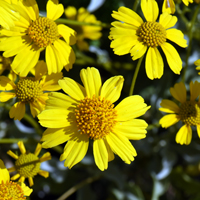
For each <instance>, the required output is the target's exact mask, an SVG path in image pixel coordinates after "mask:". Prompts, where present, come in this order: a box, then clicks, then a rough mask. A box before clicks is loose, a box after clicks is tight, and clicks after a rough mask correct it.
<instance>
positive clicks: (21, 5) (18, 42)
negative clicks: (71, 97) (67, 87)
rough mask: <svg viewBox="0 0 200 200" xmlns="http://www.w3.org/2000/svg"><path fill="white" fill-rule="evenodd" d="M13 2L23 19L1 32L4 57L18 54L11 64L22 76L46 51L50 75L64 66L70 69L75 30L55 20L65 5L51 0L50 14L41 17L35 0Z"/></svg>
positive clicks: (0, 48)
mask: <svg viewBox="0 0 200 200" xmlns="http://www.w3.org/2000/svg"><path fill="white" fill-rule="evenodd" d="M12 2H13V6H15V9H16V11H17V12H18V13H19V14H20V19H19V21H16V22H15V26H14V27H11V28H10V30H6V29H3V30H1V31H0V33H1V36H2V37H1V38H0V51H4V53H3V56H4V57H12V56H15V57H14V60H13V62H12V64H11V67H12V69H13V71H15V72H16V73H17V74H19V75H20V76H21V77H25V76H27V74H28V73H29V71H31V70H32V69H33V68H34V67H35V65H36V64H37V62H38V60H39V56H40V52H41V51H43V50H45V60H46V62H47V68H48V74H51V73H57V72H61V70H62V69H63V67H65V68H66V70H67V71H68V70H69V69H71V68H72V65H73V63H74V62H75V54H74V52H73V50H72V48H71V47H70V45H72V44H74V43H75V42H76V38H75V31H74V30H72V29H71V28H69V27H67V26H65V25H63V24H59V25H57V24H56V23H55V22H54V21H55V20H56V19H58V18H59V17H60V16H61V15H62V14H63V12H64V8H63V5H62V4H58V1H57V0H54V1H52V0H49V1H48V2H47V17H40V16H39V9H38V5H37V3H36V1H35V0H29V1H12ZM25 13H26V14H25Z"/></svg>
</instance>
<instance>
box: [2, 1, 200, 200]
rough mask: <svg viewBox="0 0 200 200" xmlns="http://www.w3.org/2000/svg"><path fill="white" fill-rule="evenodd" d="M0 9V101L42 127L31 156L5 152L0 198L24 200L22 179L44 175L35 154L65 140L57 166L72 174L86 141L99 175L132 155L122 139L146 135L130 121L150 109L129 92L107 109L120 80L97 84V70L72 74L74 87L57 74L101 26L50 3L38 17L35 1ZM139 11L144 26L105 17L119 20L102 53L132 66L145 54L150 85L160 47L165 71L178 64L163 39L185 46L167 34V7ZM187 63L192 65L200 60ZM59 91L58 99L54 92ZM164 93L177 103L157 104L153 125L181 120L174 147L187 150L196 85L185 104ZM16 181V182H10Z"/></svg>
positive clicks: (152, 5) (124, 15)
mask: <svg viewBox="0 0 200 200" xmlns="http://www.w3.org/2000/svg"><path fill="white" fill-rule="evenodd" d="M183 2H184V3H185V4H186V5H188V3H189V2H190V3H192V1H187V0H184V1H183ZM0 4H1V6H0V25H1V29H0V35H1V36H0V51H2V52H3V54H2V56H1V58H0V61H1V65H0V74H2V73H3V72H4V70H9V74H8V76H3V75H1V76H0V102H7V101H8V100H10V99H13V98H15V99H17V102H16V103H15V104H14V105H13V106H12V107H11V108H10V111H9V116H10V118H14V120H21V119H22V118H23V117H24V115H25V113H26V105H27V104H29V105H30V112H31V114H32V116H33V117H38V119H39V123H40V124H41V125H42V126H43V127H46V128H47V129H46V130H45V131H44V133H43V135H42V138H41V140H40V141H41V142H43V143H42V144H40V143H38V145H37V147H36V149H35V152H34V153H29V152H27V151H26V149H25V147H24V144H23V142H22V141H19V142H18V146H19V149H20V152H21V155H17V154H15V153H13V152H12V151H8V152H7V153H8V154H9V155H10V156H11V157H13V158H14V159H16V161H15V165H14V167H12V168H9V169H6V167H5V166H4V163H3V161H2V160H0V199H10V198H11V197H14V198H13V199H18V200H20V199H24V198H25V197H24V196H29V195H30V194H31V192H32V189H30V188H28V187H27V186H25V184H24V180H25V179H26V178H28V181H29V185H30V186H32V185H33V177H34V176H35V175H37V174H40V175H42V176H44V177H48V176H49V174H48V172H45V171H42V170H41V169H40V163H41V162H44V161H47V160H49V159H51V155H50V153H48V152H47V153H45V154H44V155H43V156H42V157H41V158H39V157H38V155H39V153H40V151H41V149H42V148H52V147H55V146H58V145H59V144H62V143H65V142H67V143H66V145H65V147H64V151H63V153H62V155H61V156H60V161H63V160H65V162H64V166H65V167H68V168H72V167H73V166H74V165H76V164H77V163H79V162H80V161H81V160H82V159H83V158H84V157H85V155H86V153H87V150H88V146H89V142H91V141H92V144H93V154H94V161H95V163H96V165H97V167H98V168H99V169H100V170H102V171H103V170H105V169H107V168H108V162H110V161H112V160H113V159H114V154H117V155H118V156H119V157H120V158H121V159H122V160H123V161H124V162H125V163H128V164H130V163H131V161H133V160H134V157H135V156H136V155H137V153H136V150H135V149H134V147H133V146H132V144H131V142H130V141H129V140H140V139H143V138H145V137H146V133H147V131H146V128H147V126H148V124H147V123H146V122H145V120H143V119H137V118H138V117H140V116H142V115H144V114H145V113H146V112H147V110H148V109H149V108H150V106H147V104H145V103H144V99H143V98H142V97H141V96H139V95H132V92H131V93H130V96H128V97H126V98H125V99H123V100H122V101H121V102H120V103H119V104H118V105H116V106H115V105H114V103H115V102H116V101H117V100H118V99H119V98H120V94H121V90H122V87H123V83H124V78H123V77H122V76H114V77H111V78H109V79H108V80H106V81H105V83H104V84H102V81H101V76H100V73H99V71H98V69H96V68H94V67H88V68H87V69H82V70H81V72H80V78H81V81H82V83H83V86H82V85H80V84H79V83H77V82H75V81H74V80H73V79H71V78H69V77H63V74H62V70H64V69H63V68H65V70H67V71H69V70H70V69H71V68H72V66H73V64H74V62H75V53H74V51H73V49H72V47H71V45H74V44H75V43H76V44H77V47H78V48H79V49H80V50H82V51H87V50H88V49H89V45H88V43H87V42H86V41H85V40H84V39H91V40H97V39H99V38H100V37H101V35H102V34H101V32H100V31H101V29H102V28H101V26H100V25H101V22H100V21H98V20H97V19H96V17H95V16H94V15H92V14H90V13H89V12H88V11H87V10H86V9H85V8H80V9H79V10H76V9H75V8H74V7H72V6H69V7H68V8H66V9H65V10H64V7H63V5H62V4H59V2H58V1H57V0H48V2H47V5H46V9H47V15H46V17H44V16H40V15H39V8H38V5H37V2H36V1H35V0H0ZM141 10H142V12H143V15H144V17H145V20H146V21H144V20H143V19H142V18H141V17H140V16H139V15H138V14H137V13H136V12H134V11H132V10H131V9H129V8H126V7H120V8H119V9H118V11H113V13H112V17H113V18H115V19H116V20H119V21H114V22H113V23H112V24H111V25H112V27H111V29H110V35H109V39H110V40H111V45H110V47H111V48H113V51H114V53H115V54H117V55H120V56H121V55H125V54H128V53H130V54H131V57H132V59H133V60H137V59H140V62H138V63H140V64H141V62H142V59H143V57H144V55H145V53H146V60H145V68H146V74H147V77H148V78H149V79H151V80H153V79H156V78H161V77H162V75H163V70H164V63H163V59H162V56H161V54H160V52H159V49H162V51H163V52H164V54H165V56H166V60H167V62H168V65H169V67H170V68H171V70H172V71H173V72H174V73H175V74H180V72H181V69H182V60H181V58H180V56H179V54H178V52H177V50H176V49H175V48H174V47H173V45H172V44H171V42H170V43H169V42H168V40H170V41H172V42H174V43H176V44H177V45H179V46H180V47H183V48H185V47H187V41H186V40H185V39H184V35H183V33H182V32H181V31H180V30H177V29H176V28H173V27H174V26H175V24H176V22H177V17H176V16H172V15H171V13H174V12H175V6H174V2H173V1H172V0H164V3H163V10H162V14H160V15H159V8H158V5H157V2H156V1H155V0H141ZM63 13H65V15H66V17H67V18H68V19H70V20H76V21H78V22H84V23H86V25H85V26H80V25H79V24H77V25H76V24H75V25H72V26H71V28H70V27H68V26H66V25H63V24H57V23H56V20H57V19H59V18H60V17H61V16H62V15H63ZM158 15H159V20H158V22H157V18H158ZM87 23H88V24H87ZM90 23H94V24H96V25H97V26H92V25H89V24H90ZM98 25H99V26H98ZM42 52H45V61H43V60H39V59H40V54H42ZM140 64H139V65H140ZM195 64H196V65H197V66H198V65H199V66H200V61H199V60H198V61H196V62H195ZM139 65H138V66H139ZM197 69H199V67H198V68H197ZM133 87H134V86H133ZM60 89H62V90H63V91H64V93H66V94H64V93H63V92H56V91H58V90H60ZM170 92H171V94H172V96H173V97H174V98H175V99H176V100H178V101H179V102H180V105H179V106H178V105H177V104H176V103H174V102H173V101H171V100H162V102H161V108H160V110H161V111H163V112H167V113H169V114H168V115H166V116H164V117H163V118H161V120H160V124H161V125H162V127H164V128H168V127H169V126H171V125H173V124H175V123H177V122H178V121H182V122H183V123H184V125H183V126H182V128H181V129H180V130H179V132H178V133H177V136H176V142H177V143H180V144H190V142H191V138H192V129H191V126H196V127H197V132H198V135H199V137H200V102H199V100H197V98H198V97H199V95H200V83H199V82H197V81H196V82H194V83H193V82H191V83H190V99H189V100H187V94H186V87H185V85H184V83H183V82H180V83H177V84H175V86H174V87H173V88H171V89H170ZM13 171H17V173H16V174H15V175H14V176H13V177H11V179H10V175H9V172H13ZM18 178H19V181H18V182H13V181H14V180H16V179H18ZM10 180H11V181H10Z"/></svg>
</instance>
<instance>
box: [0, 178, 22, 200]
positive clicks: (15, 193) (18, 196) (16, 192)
mask: <svg viewBox="0 0 200 200" xmlns="http://www.w3.org/2000/svg"><path fill="white" fill-rule="evenodd" d="M24 199H26V197H24V192H23V190H22V188H21V186H20V185H19V184H17V183H16V182H12V181H10V182H9V181H7V182H6V183H4V181H2V183H1V184H0V200H24Z"/></svg>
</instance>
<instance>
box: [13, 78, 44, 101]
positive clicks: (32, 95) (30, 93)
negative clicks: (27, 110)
mask: <svg viewBox="0 0 200 200" xmlns="http://www.w3.org/2000/svg"><path fill="white" fill-rule="evenodd" d="M16 86H17V87H16V96H17V98H18V99H19V101H21V102H24V103H30V102H33V101H34V100H36V99H37V98H38V97H39V95H40V94H41V93H42V88H41V86H40V83H39V81H36V80H34V78H33V77H29V78H22V79H20V80H19V82H18V83H17V85H16Z"/></svg>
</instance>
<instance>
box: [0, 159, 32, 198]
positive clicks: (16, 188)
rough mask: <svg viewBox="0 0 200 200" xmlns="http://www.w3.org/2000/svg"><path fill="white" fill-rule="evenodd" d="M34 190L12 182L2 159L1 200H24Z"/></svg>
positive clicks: (0, 168)
mask: <svg viewBox="0 0 200 200" xmlns="http://www.w3.org/2000/svg"><path fill="white" fill-rule="evenodd" d="M32 191H33V190H32V189H30V188H29V187H27V186H26V185H25V184H24V183H19V182H13V181H10V175H9V172H8V170H7V169H6V167H5V165H4V163H3V161H2V160H1V159H0V199H2V200H10V199H12V200H24V199H26V197H25V196H30V194H31V192H32Z"/></svg>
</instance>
